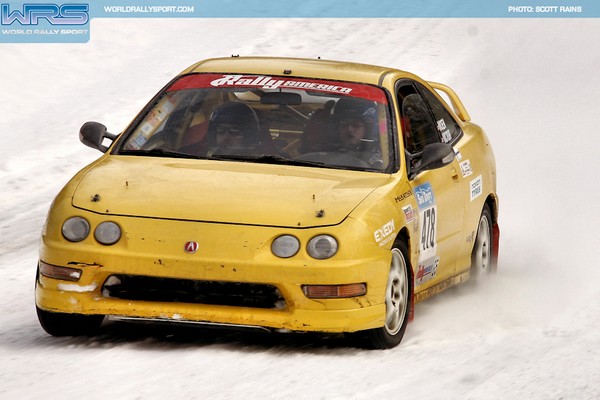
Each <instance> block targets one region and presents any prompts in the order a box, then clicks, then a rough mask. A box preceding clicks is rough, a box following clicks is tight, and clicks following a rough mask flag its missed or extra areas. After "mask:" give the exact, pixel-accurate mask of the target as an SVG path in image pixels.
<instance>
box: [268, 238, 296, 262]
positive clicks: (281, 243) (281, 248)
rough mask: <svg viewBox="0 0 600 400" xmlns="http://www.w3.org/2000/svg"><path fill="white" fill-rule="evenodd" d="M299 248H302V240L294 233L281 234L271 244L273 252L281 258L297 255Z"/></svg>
mask: <svg viewBox="0 0 600 400" xmlns="http://www.w3.org/2000/svg"><path fill="white" fill-rule="evenodd" d="M298 250H300V241H299V240H298V239H296V238H295V237H294V236H292V235H281V236H279V237H278V238H277V239H275V240H273V243H272V244H271V252H272V253H273V254H275V255H276V256H277V257H281V258H290V257H292V256H295V255H296V253H298Z"/></svg>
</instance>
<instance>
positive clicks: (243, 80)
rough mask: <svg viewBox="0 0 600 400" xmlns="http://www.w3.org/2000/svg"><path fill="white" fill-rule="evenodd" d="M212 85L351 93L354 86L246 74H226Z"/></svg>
mask: <svg viewBox="0 0 600 400" xmlns="http://www.w3.org/2000/svg"><path fill="white" fill-rule="evenodd" d="M210 84H211V85H212V86H216V87H219V86H245V87H248V86H250V87H258V88H261V89H279V88H293V89H308V90H316V91H323V92H333V93H342V94H349V93H350V92H351V91H352V88H349V87H345V86H337V85H329V84H326V83H316V82H306V81H298V80H288V79H276V78H272V77H270V76H245V75H225V76H223V77H222V78H219V79H215V80H213V81H212V82H210Z"/></svg>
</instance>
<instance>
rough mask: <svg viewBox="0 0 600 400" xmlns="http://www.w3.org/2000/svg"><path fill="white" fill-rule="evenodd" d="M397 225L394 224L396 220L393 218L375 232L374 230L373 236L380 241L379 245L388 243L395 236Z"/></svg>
mask: <svg viewBox="0 0 600 400" xmlns="http://www.w3.org/2000/svg"><path fill="white" fill-rule="evenodd" d="M395 230H396V227H395V225H394V220H393V219H391V220H389V221H388V222H386V223H385V224H383V226H382V227H381V228H379V229H377V230H376V231H375V232H373V236H375V242H377V243H379V246H383V245H385V244H386V243H388V242H389V241H390V240H392V239H393V238H394V235H393V233H394V232H395Z"/></svg>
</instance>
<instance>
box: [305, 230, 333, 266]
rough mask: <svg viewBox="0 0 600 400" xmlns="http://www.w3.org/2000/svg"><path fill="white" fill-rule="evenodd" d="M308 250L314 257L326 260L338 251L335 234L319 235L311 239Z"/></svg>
mask: <svg viewBox="0 0 600 400" xmlns="http://www.w3.org/2000/svg"><path fill="white" fill-rule="evenodd" d="M306 250H307V251H308V254H309V255H310V256H311V257H312V258H316V259H318V260H325V259H327V258H330V257H333V256H334V255H335V253H337V250H338V242H337V240H335V238H334V237H333V236H329V235H318V236H315V237H314V238H312V239H310V240H309V242H308V245H307V246H306Z"/></svg>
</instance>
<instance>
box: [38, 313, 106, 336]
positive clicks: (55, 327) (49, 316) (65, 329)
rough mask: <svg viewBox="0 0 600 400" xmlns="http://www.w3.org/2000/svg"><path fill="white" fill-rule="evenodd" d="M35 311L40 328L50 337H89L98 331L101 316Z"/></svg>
mask: <svg viewBox="0 0 600 400" xmlns="http://www.w3.org/2000/svg"><path fill="white" fill-rule="evenodd" d="M35 308H36V310H37V316H38V320H39V321H40V325H42V328H44V330H45V331H46V332H47V333H49V334H50V335H52V336H91V335H94V334H95V333H96V332H98V330H99V329H100V325H102V321H103V320H104V316H103V315H82V314H65V313H55V312H50V311H45V310H42V309H41V308H39V307H37V306H36V307H35Z"/></svg>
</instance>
